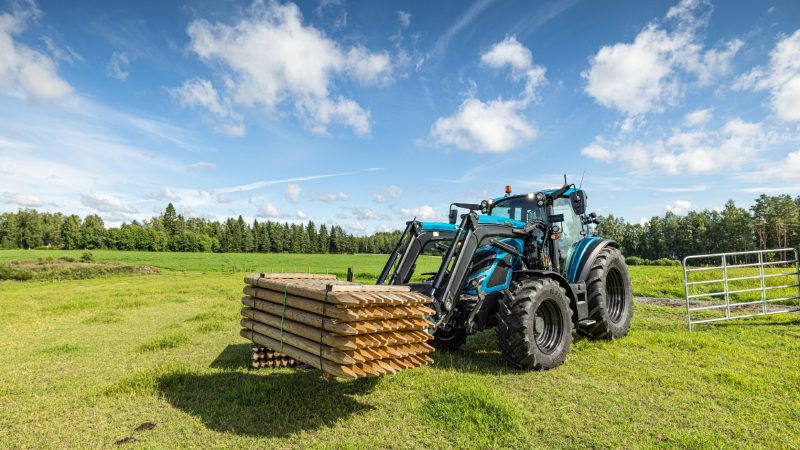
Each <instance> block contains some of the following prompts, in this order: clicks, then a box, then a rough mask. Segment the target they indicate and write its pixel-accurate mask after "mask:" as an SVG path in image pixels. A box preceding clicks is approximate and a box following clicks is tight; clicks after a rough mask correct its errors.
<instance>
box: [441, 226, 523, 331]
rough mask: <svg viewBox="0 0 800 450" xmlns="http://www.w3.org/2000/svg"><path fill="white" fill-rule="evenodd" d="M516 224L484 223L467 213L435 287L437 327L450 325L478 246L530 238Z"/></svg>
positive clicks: (444, 260) (449, 249) (442, 265)
mask: <svg viewBox="0 0 800 450" xmlns="http://www.w3.org/2000/svg"><path fill="white" fill-rule="evenodd" d="M515 224H518V222H515V221H508V222H507V224H504V223H497V224H480V225H479V219H478V216H477V215H476V214H475V213H474V212H470V213H469V214H465V215H464V216H463V219H462V221H461V225H460V227H459V230H460V232H459V233H457V235H456V237H455V239H453V242H452V243H451V245H450V247H449V248H448V250H447V253H445V256H444V258H443V259H442V264H441V266H439V271H438V272H437V273H436V277H435V278H434V280H433V283H432V286H431V294H430V295H431V296H432V297H433V304H434V308H435V309H436V314H437V322H438V323H437V325H440V324H442V323H446V322H447V320H448V319H449V314H448V313H450V311H452V309H453V305H454V304H455V302H456V300H457V299H458V297H459V295H460V293H461V290H462V288H463V286H464V283H465V282H466V278H467V274H468V272H469V268H470V265H471V264H472V258H473V256H474V255H475V251H476V250H477V249H478V247H480V246H482V245H486V244H489V243H491V241H492V239H494V238H524V237H526V236H528V234H529V233H528V232H526V231H525V230H524V229H523V228H522V227H515V226H513V225H515Z"/></svg>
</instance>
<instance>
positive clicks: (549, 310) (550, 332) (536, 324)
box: [533, 298, 564, 353]
mask: <svg viewBox="0 0 800 450" xmlns="http://www.w3.org/2000/svg"><path fill="white" fill-rule="evenodd" d="M563 334H564V321H563V320H562V318H561V309H560V308H559V307H558V303H556V302H555V300H553V299H550V298H548V299H546V300H544V301H543V302H542V303H541V304H540V305H539V307H538V308H536V314H534V316H533V336H534V338H535V341H536V346H538V347H539V350H541V351H542V352H543V353H552V352H553V351H554V350H555V349H556V347H558V344H559V342H560V341H561V336H562V335H563Z"/></svg>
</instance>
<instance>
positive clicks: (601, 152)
mask: <svg viewBox="0 0 800 450" xmlns="http://www.w3.org/2000/svg"><path fill="white" fill-rule="evenodd" d="M581 155H583V156H585V157H587V158H591V159H596V160H598V161H603V162H609V161H611V160H612V159H614V155H613V154H612V153H611V152H610V151H609V150H608V149H607V148H605V147H603V146H602V145H599V144H597V143H593V144H589V145H587V146H586V147H584V148H583V149H581Z"/></svg>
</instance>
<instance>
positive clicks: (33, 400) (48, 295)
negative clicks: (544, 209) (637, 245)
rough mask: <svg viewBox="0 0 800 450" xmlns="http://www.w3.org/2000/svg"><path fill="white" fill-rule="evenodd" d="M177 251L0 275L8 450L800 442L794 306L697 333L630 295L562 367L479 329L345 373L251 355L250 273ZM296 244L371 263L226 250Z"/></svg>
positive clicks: (654, 273)
mask: <svg viewBox="0 0 800 450" xmlns="http://www.w3.org/2000/svg"><path fill="white" fill-rule="evenodd" d="M10 253H15V254H17V257H21V258H23V259H31V256H30V254H28V253H34V254H39V253H40V252H10ZM19 253H23V255H22V256H19ZM115 255H116V256H118V258H114V256H115ZM78 256H79V255H78ZM175 256H176V258H177V259H178V260H179V261H173V262H171V261H170V254H146V253H132V254H127V253H114V252H95V257H96V258H97V259H98V260H108V261H112V260H115V259H116V260H118V261H124V262H125V263H127V264H132V265H138V264H142V263H144V264H150V265H154V266H157V267H161V268H165V269H167V270H164V271H162V273H160V274H154V275H148V276H135V277H131V276H112V277H105V278H96V279H86V280H68V281H61V282H57V283H53V282H40V281H30V282H19V281H3V282H0V335H2V336H3V339H2V341H0V361H2V363H0V448H20V447H22V448H53V447H59V448H61V447H111V446H114V445H115V443H117V442H119V443H120V445H128V446H131V447H155V448H172V447H203V448H206V447H231V448H241V447H247V448H253V447H257V448H286V447H292V448H297V447H326V448H329V447H345V448H353V447H357V448H385V447H391V448H410V447H416V448H420V447H429V448H453V447H457V448H461V447H482V448H487V447H517V448H552V447H572V448H589V447H594V448H609V447H615V448H641V447H691V448H696V447H777V448H793V447H797V446H799V445H800V429H798V428H797V427H796V426H795V424H796V423H797V422H798V420H799V419H800V414H798V411H800V390H799V389H798V388H797V387H798V386H800V316H797V315H780V316H772V317H769V318H760V319H757V320H747V321H738V322H731V323H726V324H721V325H710V326H704V327H698V331H696V332H693V333H691V334H690V333H688V332H686V330H685V325H684V322H683V321H684V315H683V311H682V310H681V309H679V308H669V307H660V306H652V305H646V304H639V303H637V304H636V306H635V316H634V321H633V325H632V328H631V332H630V335H629V336H628V337H626V338H625V339H622V340H619V341H614V342H589V341H586V340H580V339H578V340H576V341H575V342H574V343H573V347H572V352H571V353H570V355H569V357H568V359H567V363H566V364H565V365H564V366H561V367H559V368H557V369H555V370H551V371H547V372H520V371H517V370H513V369H511V368H509V367H508V366H507V365H506V364H505V363H504V362H503V361H502V358H501V356H500V353H499V350H498V349H497V346H496V344H495V343H494V335H493V332H492V331H488V332H483V333H480V334H478V335H475V336H472V337H470V339H469V340H468V342H467V345H466V346H465V347H464V348H463V349H462V350H461V351H459V352H457V353H455V354H437V355H435V360H436V363H435V364H434V365H433V366H430V367H424V368H420V369H414V370H410V371H407V372H403V373H400V374H397V375H394V376H387V377H382V378H380V379H363V380H355V381H347V382H345V381H335V380H325V379H323V378H322V377H321V376H320V374H319V372H318V371H315V370H293V369H258V370H252V369H249V368H248V363H249V345H248V343H247V341H245V340H244V339H241V338H240V337H239V335H238V329H239V324H238V319H239V316H238V312H239V308H240V304H239V299H240V297H241V288H242V276H243V275H244V274H243V273H241V272H231V271H230V270H229V268H226V267H225V266H224V265H225V264H227V263H221V262H220V261H221V260H222V258H221V255H199V256H198V255H186V254H182V255H175ZM288 256H292V258H295V259H294V260H295V261H298V262H299V261H304V262H305V263H306V264H311V265H316V266H312V270H314V271H316V270H318V269H315V268H314V267H319V266H322V265H326V263H328V264H329V265H330V268H331V272H339V273H341V272H343V270H342V267H343V268H346V267H347V266H348V265H351V266H354V267H356V270H357V272H359V273H363V274H368V275H370V276H372V277H374V276H375V275H376V274H377V270H379V269H380V266H381V264H380V263H379V261H381V260H382V257H375V258H373V257H362V256H349V257H344V256H343V257H339V256H336V257H328V258H330V260H329V261H327V260H326V259H325V258H326V257H324V256H320V257H317V256H306V255H299V256H298V255H278V256H277V257H276V256H275V255H243V261H244V262H234V264H240V265H241V266H246V265H247V264H252V266H248V269H247V271H259V270H265V269H264V268H263V266H266V265H270V264H274V265H280V264H282V263H283V264H285V263H286V261H287V260H288ZM303 256H305V258H303ZM137 258H139V259H137ZM146 258H152V259H150V260H148V262H142V261H143V260H145V259H146ZM251 258H252V259H251ZM348 258H349V259H348ZM0 259H6V260H9V259H14V258H13V257H9V255H8V254H6V252H0ZM34 259H35V258H34ZM225 260H226V261H229V260H230V261H233V260H235V256H232V255H225ZM368 260H371V261H372V263H370V264H365V261H368ZM259 265H262V267H259ZM167 266H169V267H167ZM214 267H217V269H213V268H214ZM361 267H363V269H361ZM298 269H299V268H298ZM631 269H632V270H631V272H632V276H633V279H634V285H635V286H636V287H637V292H639V293H642V292H667V293H669V292H674V290H673V287H671V281H670V278H669V277H671V276H672V274H673V273H674V269H673V268H668V267H666V268H650V267H632V268H631ZM652 269H655V270H652ZM678 274H679V272H678ZM662 275H665V276H662ZM364 278H368V277H366V276H365V277H364ZM648 280H650V281H652V283H653V286H650V285H649V284H647V283H649V282H650V281H648ZM365 281H367V280H365ZM678 283H680V280H679V279H678ZM679 292H680V293H681V294H682V291H679ZM146 423H152V424H154V425H155V426H153V427H150V426H149V425H146V426H142V427H140V426H141V425H143V424H146ZM137 428H141V429H139V430H138V431H137ZM125 443H127V444H125Z"/></svg>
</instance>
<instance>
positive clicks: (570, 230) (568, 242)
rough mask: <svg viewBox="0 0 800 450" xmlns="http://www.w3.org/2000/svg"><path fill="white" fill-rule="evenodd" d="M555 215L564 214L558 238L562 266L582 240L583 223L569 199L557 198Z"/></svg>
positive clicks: (554, 209) (554, 203)
mask: <svg viewBox="0 0 800 450" xmlns="http://www.w3.org/2000/svg"><path fill="white" fill-rule="evenodd" d="M553 214H563V215H564V222H562V223H561V236H560V237H559V238H558V251H559V254H560V255H561V259H562V264H563V262H564V261H565V260H566V259H567V258H568V257H569V251H570V250H571V249H572V244H574V243H575V242H577V241H579V240H581V239H582V238H583V236H582V235H581V231H582V226H583V225H582V223H581V219H580V217H578V216H576V215H575V212H574V211H573V210H572V204H571V203H570V201H569V198H564V197H562V198H557V199H555V201H553Z"/></svg>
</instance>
